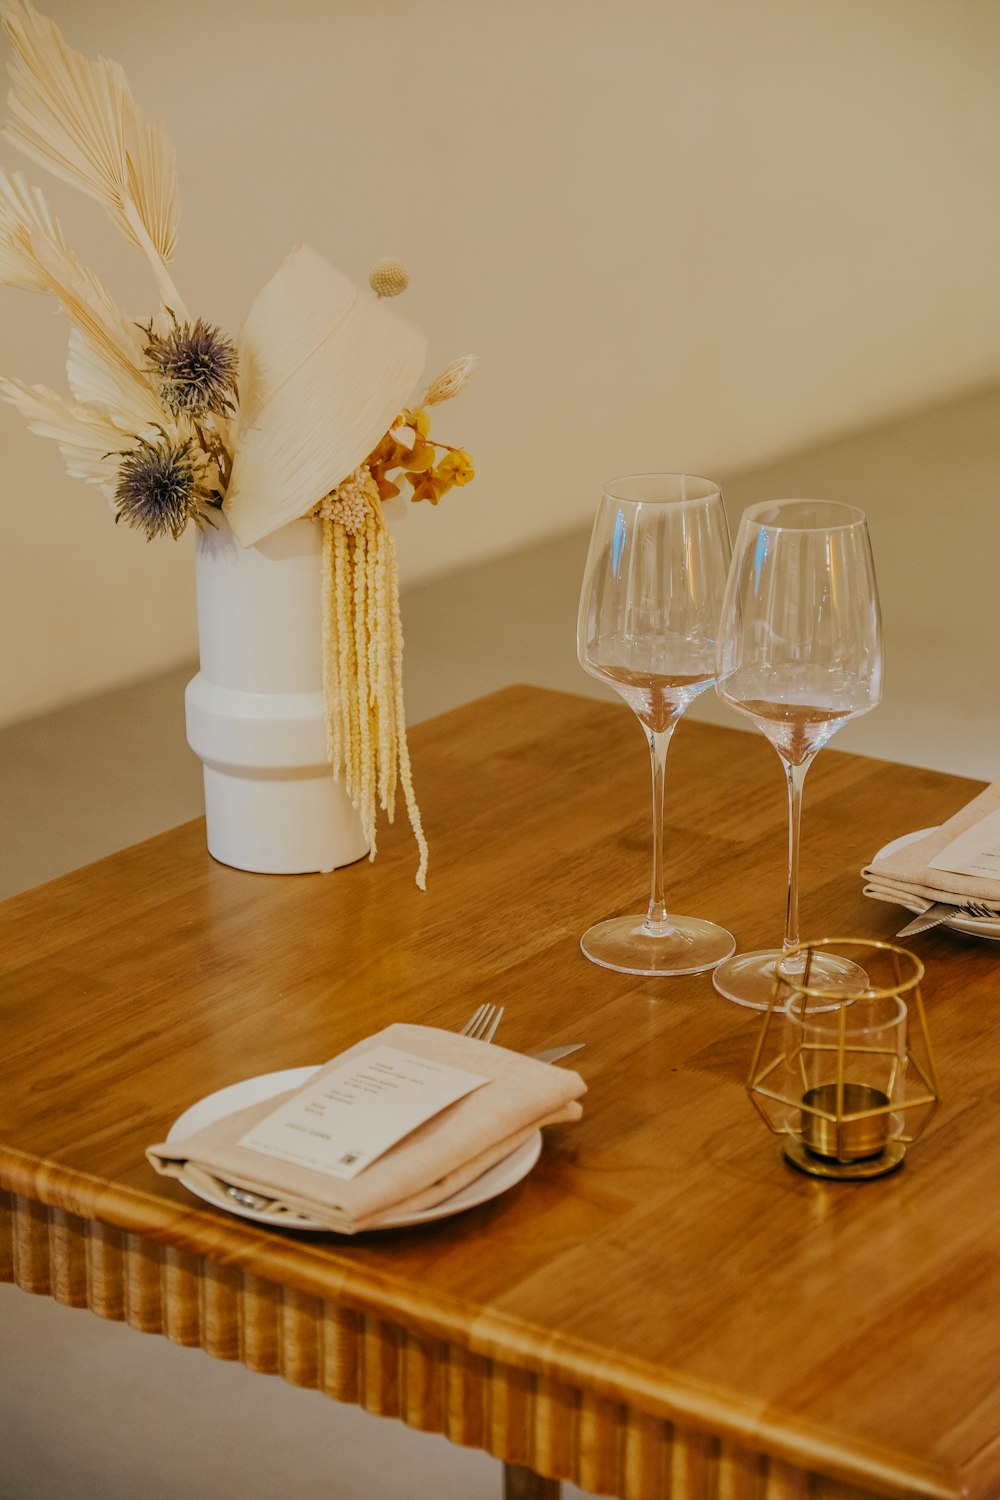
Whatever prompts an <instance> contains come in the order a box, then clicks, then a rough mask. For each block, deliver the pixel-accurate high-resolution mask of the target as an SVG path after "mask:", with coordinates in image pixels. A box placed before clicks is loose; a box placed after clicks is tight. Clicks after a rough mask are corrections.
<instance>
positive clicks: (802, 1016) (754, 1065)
mask: <svg viewBox="0 0 1000 1500" xmlns="http://www.w3.org/2000/svg"><path fill="white" fill-rule="evenodd" d="M824 948H837V949H847V950H849V951H850V952H851V954H852V956H853V957H857V958H859V959H862V958H864V959H865V961H866V962H868V963H870V962H871V961H872V958H873V957H874V958H875V959H876V961H877V962H878V963H879V964H880V965H881V966H883V967H884V966H885V965H888V967H889V969H890V972H891V975H892V978H893V980H894V982H893V983H891V984H874V983H871V982H870V980H869V982H868V984H867V985H866V986H865V987H863V988H862V987H859V988H858V989H856V990H849V991H843V990H841V991H839V992H838V991H835V990H831V989H824V988H823V987H822V985H813V984H811V983H810V977H811V970H812V962H813V956H814V954H815V953H816V952H817V951H819V950H822V949H824ZM859 950H863V952H862V951H859ZM799 957H801V958H802V959H803V961H804V962H803V964H802V970H801V974H796V973H795V972H792V970H794V968H795V964H796V960H797V959H798V958H799ZM863 972H864V973H865V978H866V979H868V978H869V976H868V973H867V969H864V971H863ZM923 977H924V966H923V964H922V963H921V962H920V960H919V959H918V958H917V957H915V955H914V954H912V953H911V952H910V951H909V950H908V949H906V948H899V947H897V946H896V945H895V944H894V943H886V942H882V941H880V940H879V939H877V938H818V939H814V940H812V941H810V942H805V943H799V944H798V945H797V946H796V947H794V948H791V949H789V951H788V952H787V953H786V954H784V955H783V957H782V959H781V961H780V962H779V963H778V964H777V965H776V968H775V979H774V984H773V986H772V989H771V997H770V1001H769V1003H768V1008H767V1011H766V1013H765V1016H764V1021H763V1024H762V1026H761V1029H760V1032H759V1034H758V1037H757V1045H756V1048H755V1050H754V1054H753V1060H752V1062H751V1064H750V1073H749V1076H748V1078H747V1085H746V1087H747V1092H748V1094H749V1096H750V1099H751V1102H752V1103H753V1105H754V1107H755V1109H756V1110H757V1112H758V1113H759V1114H760V1115H761V1117H762V1118H763V1120H764V1122H765V1124H766V1125H767V1127H768V1129H769V1130H771V1131H772V1133H773V1134H775V1135H784V1136H786V1137H787V1140H786V1142H785V1147H784V1155H785V1158H786V1160H787V1161H788V1162H789V1163H790V1164H791V1165H792V1166H794V1167H796V1168H798V1170H799V1171H801V1172H807V1173H809V1174H810V1175H811V1176H815V1177H835V1178H845V1179H860V1178H868V1177H881V1176H884V1175H885V1173H887V1172H892V1171H894V1170H895V1169H896V1168H897V1167H899V1166H901V1165H902V1162H903V1158H904V1156H905V1154H906V1147H907V1146H908V1145H910V1144H912V1143H913V1142H914V1141H915V1140H916V1139H917V1138H918V1136H920V1135H921V1134H922V1133H923V1131H924V1130H925V1129H926V1127H927V1124H928V1122H929V1121H930V1119H931V1117H932V1115H933V1114H934V1112H935V1110H936V1109H937V1107H938V1105H939V1103H940V1095H939V1092H938V1084H937V1069H936V1066H935V1062H934V1053H933V1049H932V1047H931V1040H930V1035H929V1033H928V1030H927V1016H926V1013H925V1010H924V1002H923V996H922V994H921V989H920V983H921V980H922V979H923ZM904 995H905V996H906V997H907V999H908V1001H909V1004H908V1005H907V1003H906V1002H905V1001H904V1000H903V996H904ZM893 1000H895V1001H897V1002H898V1009H897V1010H896V1011H895V1014H890V1016H889V1018H888V1019H887V1020H882V1021H880V1022H875V1023H873V1024H872V1025H870V1026H868V1027H866V1026H865V1025H864V1024H854V1025H853V1026H852V1025H851V1024H849V1023H852V1022H853V1023H858V1022H861V1023H863V1021H864V1007H865V1005H866V1003H868V1004H872V1003H873V1002H882V1003H884V1002H891V1001H893ZM782 1001H784V1003H781V1002H782ZM796 1001H797V1002H798V1009H797V1010H792V1011H791V1012H789V1006H790V1005H794V1004H795V1003H796ZM789 1015H790V1016H791V1020H789ZM817 1017H824V1018H825V1020H824V1021H822V1022H819V1023H818V1024H817V1022H816V1018H817ZM810 1021H812V1022H813V1024H814V1026H816V1030H817V1034H820V1033H821V1032H822V1029H823V1027H824V1026H825V1025H826V1024H827V1022H831V1023H832V1024H830V1026H829V1039H828V1040H819V1041H815V1040H814V1041H811V1042H810V1041H807V1040H805V1039H803V1040H801V1041H800V1042H799V1044H798V1045H797V1047H795V1048H794V1052H795V1059H794V1062H795V1065H794V1066H793V1059H792V1058H791V1057H790V1052H791V1051H792V1050H793V1049H792V1047H791V1044H790V1036H791V1028H792V1025H797V1026H799V1027H800V1028H801V1031H802V1035H803V1038H805V1035H806V1031H807V1028H808V1026H809V1023H810ZM779 1022H780V1025H779V1024H778V1023H779ZM900 1026H901V1027H903V1028H904V1032H903V1035H904V1036H905V1050H903V1049H902V1048H898V1047H896V1046H887V1045H885V1044H884V1043H881V1044H880V1043H879V1041H878V1039H877V1037H876V1039H875V1040H874V1041H873V1042H866V1041H865V1040H864V1039H863V1038H864V1033H865V1031H868V1032H869V1033H870V1034H874V1033H878V1032H880V1031H881V1032H882V1033H885V1034H886V1035H890V1034H891V1032H892V1030H893V1028H895V1027H900ZM778 1032H780V1033H781V1035H780V1036H779V1037H777V1040H776V1033H778ZM859 1038H861V1040H859ZM824 1054H825V1055H826V1057H827V1059H828V1061H829V1062H830V1063H831V1064H832V1066H831V1067H830V1068H828V1069H827V1070H826V1071H827V1072H829V1075H830V1076H829V1077H828V1078H825V1079H824V1081H823V1083H821V1084H820V1085H819V1086H818V1087H817V1086H810V1079H809V1076H808V1074H807V1071H806V1068H807V1061H806V1059H807V1057H813V1058H815V1057H818V1056H820V1055H824ZM859 1059H870V1060H871V1069H872V1072H873V1073H874V1072H877V1071H878V1070H879V1069H881V1070H882V1071H883V1072H884V1073H885V1075H886V1080H885V1087H884V1088H880V1087H873V1086H871V1078H869V1080H868V1081H867V1082H865V1081H861V1082H859V1081H858V1080H857V1079H854V1078H849V1077H848V1072H849V1071H850V1070H853V1071H856V1070H857V1069H858V1068H859V1067H860V1068H861V1071H862V1072H863V1071H864V1069H865V1066H866V1064H865V1062H864V1061H862V1062H860V1063H859V1061H858V1060H859ZM849 1064H850V1065H851V1068H850V1069H849ZM796 1074H797V1079H796V1083H795V1085H794V1086H793V1085H792V1084H791V1083H789V1084H788V1086H787V1088H785V1087H783V1077H782V1075H784V1076H785V1077H787V1078H789V1079H791V1078H793V1077H796ZM904 1125H905V1127H906V1128H904Z"/></svg>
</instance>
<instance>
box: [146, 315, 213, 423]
mask: <svg viewBox="0 0 1000 1500" xmlns="http://www.w3.org/2000/svg"><path fill="white" fill-rule="evenodd" d="M171 316H172V315H171ZM140 327H142V331H143V333H145V335H146V337H147V339H148V340H149V343H148V344H147V345H146V347H145V349H144V351H143V352H144V353H145V355H146V356H147V358H148V359H149V362H150V371H151V373H152V374H153V375H155V377H156V380H157V384H158V385H159V390H160V397H161V399H162V401H163V403H164V405H165V406H166V407H167V408H168V409H169V410H170V411H171V412H173V414H174V416H179V415H180V414H181V413H182V412H183V413H186V414H187V415H188V416H191V417H197V416H204V415H205V414H206V413H207V412H214V413H216V414H217V415H218V416H228V415H229V414H230V413H231V412H233V411H234V410H235V407H234V404H233V399H232V398H233V397H234V396H235V394H236V346H235V344H233V342H232V340H231V339H228V338H226V336H225V334H223V333H221V332H220V331H219V329H218V328H213V327H212V326H211V324H210V323H206V322H205V320H204V319H203V318H198V319H197V321H196V322H194V323H178V321H177V319H176V318H174V326H173V328H172V329H171V330H170V332H169V333H166V334H162V335H161V334H156V333H154V332H153V325H152V323H150V324H149V325H148V326H143V325H140Z"/></svg>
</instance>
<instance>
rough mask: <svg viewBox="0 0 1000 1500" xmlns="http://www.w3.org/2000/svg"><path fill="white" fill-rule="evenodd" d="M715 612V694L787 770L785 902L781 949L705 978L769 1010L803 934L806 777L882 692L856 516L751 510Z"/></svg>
mask: <svg viewBox="0 0 1000 1500" xmlns="http://www.w3.org/2000/svg"><path fill="white" fill-rule="evenodd" d="M722 618H723V622H724V623H723V627H722V630H721V633H720V641H719V653H718V682H717V683H716V691H717V692H718V694H719V696H720V697H721V698H722V699H724V701H725V702H726V703H729V704H730V705H731V706H732V707H733V708H735V709H736V710H737V712H739V713H741V714H745V715H746V717H747V718H748V719H750V720H751V722H752V723H753V724H754V725H755V726H756V727H757V728H758V729H759V730H760V731H761V733H762V734H765V735H766V736H767V738H768V739H769V740H770V742H771V744H772V745H773V746H774V748H775V750H776V751H777V752H778V755H779V756H780V758H781V760H782V762H783V764H784V767H785V774H786V777H787V781H788V903H787V908H786V913H785V937H784V944H783V947H782V948H781V949H780V950H770V949H768V950H764V951H761V952H756V953H737V954H736V955H735V956H734V957H732V958H729V959H727V960H726V962H725V963H724V964H721V965H720V966H719V968H717V969H716V971H715V973H714V974H713V976H712V982H713V984H714V985H715V987H716V989H717V990H719V992H720V993H721V994H723V995H725V996H726V997H727V998H728V999H730V1000H735V1001H736V1002H737V1003H738V1004H739V1005H747V1006H750V1007H752V1008H753V1009H755V1010H766V1009H767V1004H768V1000H769V999H770V995H771V988H772V985H773V983H774V971H775V964H776V962H777V961H778V960H779V959H781V958H782V956H783V954H785V953H786V952H787V951H788V950H789V949H790V948H793V947H794V946H795V945H796V944H797V943H798V941H799V909H798V899H799V824H800V821H801V811H802V786H803V782H804V781H805V776H806V772H807V771H808V769H809V766H810V765H811V763H812V759H813V756H814V755H815V754H816V752H817V751H818V750H821V749H822V747H823V746H824V745H825V744H826V743H827V741H828V740H829V739H830V737H831V735H833V734H834V733H835V732H836V731H837V730H838V729H840V728H841V726H842V725H844V724H846V723H847V721H848V720H849V719H853V718H855V717H856V716H857V715H858V714H864V713H867V712H868V711H869V709H872V708H874V707H875V705H876V704H877V703H878V701H879V699H880V698H881V696H882V624H881V618H880V614H879V602H878V588H877V585H876V582H875V564H874V562H873V560H872V550H871V541H870V538H869V535H868V522H867V519H866V517H865V514H864V512H863V511H861V510H857V509H856V508H855V507H854V506H852V505H842V504H839V503H838V502H835V501H829V500H778V501H768V502H765V503H764V504H762V505H754V506H751V507H750V509H749V510H747V511H745V512H744V515H743V518H742V520H741V522H740V529H739V533H738V535H737V538H736V546H735V549H734V552H733V562H732V567H731V568H730V572H729V582H728V585H727V588H726V598H725V603H724V605H723V615H722ZM801 961H802V960H801V959H800V960H799V962H801ZM787 962H788V963H790V964H792V965H794V963H795V962H796V960H795V959H789V960H788V961H787ZM783 967H784V965H783ZM813 973H814V975H815V979H814V983H816V984H821V985H822V986H823V987H824V988H825V989H829V990H834V991H837V990H841V989H853V988H856V987H862V988H863V987H864V985H865V984H866V983H867V980H866V977H865V975H864V971H863V970H862V969H859V968H858V966H857V965H856V964H852V963H851V962H850V961H849V960H847V959H843V958H840V957H837V956H835V955H833V954H825V955H821V954H816V955H815V956H814V958H813Z"/></svg>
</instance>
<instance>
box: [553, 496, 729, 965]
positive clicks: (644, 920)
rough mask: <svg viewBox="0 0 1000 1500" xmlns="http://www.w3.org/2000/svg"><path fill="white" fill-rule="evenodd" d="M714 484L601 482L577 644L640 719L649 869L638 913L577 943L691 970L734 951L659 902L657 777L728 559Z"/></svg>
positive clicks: (607, 957)
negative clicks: (647, 767) (647, 781)
mask: <svg viewBox="0 0 1000 1500" xmlns="http://www.w3.org/2000/svg"><path fill="white" fill-rule="evenodd" d="M729 556H730V548H729V532H728V526H727V523H726V515H725V510H724V508H723V504H722V495H721V492H720V490H719V487H718V485H715V484H713V483H712V482H711V481H710V480H705V479H698V478H695V477H693V476H691V475H684V474H635V475H629V476H627V477H625V478H623V479H617V480H612V481H611V482H610V483H609V484H608V485H606V486H605V490H604V494H603V496H602V498H601V502H600V504H599V506H598V509H597V515H596V517H595V520H594V529H593V534H592V537H591V543H590V551H589V554H588V558H587V566H586V570H585V573H584V579H583V587H582V590H581V595H580V613H579V620H578V628H577V653H578V656H579V660H580V663H581V665H582V666H583V668H584V669H585V670H586V671H587V672H589V673H590V675H591V676H593V677H596V678H597V679H598V680H599V681H601V682H604V683H607V684H608V685H609V686H611V687H613V688H614V689H615V691H616V692H617V693H619V694H620V696H621V697H622V698H623V699H624V701H625V702H626V703H627V704H628V706H629V707H630V708H631V709H632V711H633V713H634V714H635V715H636V717H637V718H638V719H639V722H640V723H641V724H642V726H643V728H644V730H645V733H646V738H647V742H648V745H649V750H650V760H651V768H652V778H653V877H652V891H651V896H650V902H649V907H648V909H647V911H646V912H645V914H636V915H631V916H624V917H615V918H610V919H608V920H606V921H603V922H599V923H597V924H596V926H594V927H591V928H590V929H588V931H587V932H586V933H584V935H583V938H582V939H581V947H582V948H583V951H584V953H585V954H586V955H587V957H588V958H590V959H592V960H593V962H594V963H598V964H601V965H603V966H604V967H605V968H610V969H617V970H619V971H620V972H624V973H629V974H695V973H699V972H701V971H702V970H704V969H709V968H712V967H713V966H714V965H715V964H716V963H718V962H719V960H720V959H721V958H724V957H725V956H726V955H727V954H728V953H731V952H732V951H733V948H734V947H735V942H734V940H733V938H732V935H731V934H730V933H728V932H726V931H725V929H724V928H721V927H718V926H716V924H715V923H713V922H708V921H705V920H704V919H702V918H696V917H680V916H677V915H674V914H672V913H669V912H668V911H667V908H666V905H665V903H664V896H663V860H662V825H663V785H664V772H665V765H666V754H667V747H668V745H669V742H670V737H671V735H672V733H673V730H674V728H675V726H676V724H677V721H678V719H679V718H680V717H681V715H682V714H683V713H684V711H685V710H686V709H687V708H688V707H689V706H690V704H691V703H693V702H694V700H695V698H697V697H698V695H699V694H700V693H703V692H705V691H706V689H707V688H709V687H711V686H712V684H713V683H714V681H715V674H716V649H717V643H718V625H719V611H720V608H721V604H722V596H723V592H724V589H725V584H726V576H727V570H728V564H729Z"/></svg>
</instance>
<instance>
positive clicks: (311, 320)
mask: <svg viewBox="0 0 1000 1500" xmlns="http://www.w3.org/2000/svg"><path fill="white" fill-rule="evenodd" d="M426 348H427V340H426V338H425V336H424V334H423V333H422V332H421V331H420V329H419V328H417V327H415V326H414V325H413V324H412V323H410V322H409V320H408V319H406V318H403V317H401V316H400V314H399V313H397V312H396V311H395V310H394V309H393V308H392V307H391V306H390V305H389V304H387V303H386V302H384V301H379V300H378V299H377V298H375V297H374V296H373V295H372V294H371V293H370V292H368V291H365V290H362V288H361V287H359V286H356V285H355V284H354V282H352V281H350V280H349V279H348V278H347V277H346V276H343V275H342V274H341V273H340V272H339V271H337V270H335V269H334V267H333V266H331V265H330V264H329V263H328V262H327V261H325V260H323V258H322V257H321V256H319V255H317V254H316V252H315V251H314V250H311V249H310V248H309V247H308V246H306V245H303V246H300V247H299V248H298V249H297V250H293V251H292V252H291V254H290V255H288V256H286V258H285V259H284V260H283V261H282V263H281V265H280V266H279V267H278V269H277V271H276V272H275V274H274V275H273V276H272V277H271V280H270V281H269V282H268V283H267V284H266V286H265V287H264V288H263V289H262V291H261V292H260V293H259V294H258V296H257V298H256V299H255V301H254V303H253V306H252V307H251V309H250V312H249V314H248V316H247V320H246V323H245V324H244V326H243V330H242V332H241V334H240V338H239V343H238V352H239V365H240V410H239V417H238V425H237V427H236V429H235V431H234V432H233V444H234V447H233V471H232V477H231V478H230V481H229V489H228V492H227V496H226V506H225V509H226V515H227V517H228V519H229V523H230V525H231V526H232V528H233V531H234V532H235V533H236V536H237V538H238V539H239V541H241V542H242V543H243V545H244V546H245V547H248V546H251V545H252V544H253V543H254V542H258V541H260V540H261V538H262V537H265V536H267V535H269V533H270V532H272V531H275V530H276V529H277V528H278V527H279V526H281V525H283V524H284V523H285V522H286V521H292V520H295V519H296V518H297V517H299V516H303V515H305V514H307V513H308V512H309V511H311V510H312V509H313V508H314V507H315V506H316V505H317V504H318V503H319V501H320V500H322V498H323V497H324V496H325V495H328V494H329V493H330V491H331V490H333V489H336V487H337V485H338V484H340V482H341V480H343V479H345V478H346V477H347V475H348V474H351V473H353V471H354V470H355V469H356V468H357V467H358V465H359V464H361V463H363V462H364V460H365V458H367V456H368V454H369V453H370V452H371V451H372V449H373V448H374V447H375V445H376V443H377V442H378V441H379V440H380V439H381V438H382V437H383V436H384V435H385V433H386V432H387V431H388V429H389V426H390V424H391V422H392V420H393V418H394V417H395V416H396V415H397V413H398V412H399V410H400V409H401V407H402V406H403V405H404V403H405V401H406V398H407V396H408V395H409V393H410V391H411V390H412V389H413V386H414V384H415V382H416V381H417V379H418V378H419V375H420V371H421V369H422V367H423V363H424V357H425V353H426Z"/></svg>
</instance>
